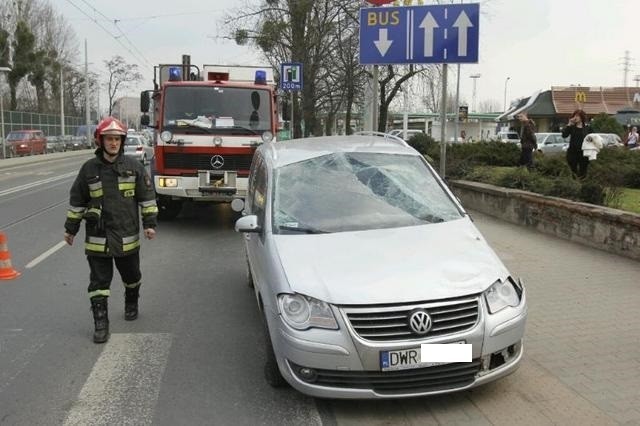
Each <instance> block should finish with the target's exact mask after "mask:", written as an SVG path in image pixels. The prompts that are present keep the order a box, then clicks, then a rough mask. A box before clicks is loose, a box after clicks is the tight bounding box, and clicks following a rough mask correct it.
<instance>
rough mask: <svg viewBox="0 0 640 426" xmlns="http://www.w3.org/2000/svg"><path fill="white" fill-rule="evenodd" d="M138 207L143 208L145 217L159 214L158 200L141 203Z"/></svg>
mask: <svg viewBox="0 0 640 426" xmlns="http://www.w3.org/2000/svg"><path fill="white" fill-rule="evenodd" d="M138 205H139V206H140V207H141V208H142V214H143V215H149V214H154V213H158V205H157V204H156V200H149V201H140V202H139V203H138Z"/></svg>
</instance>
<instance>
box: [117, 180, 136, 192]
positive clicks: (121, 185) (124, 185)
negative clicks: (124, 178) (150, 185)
mask: <svg viewBox="0 0 640 426" xmlns="http://www.w3.org/2000/svg"><path fill="white" fill-rule="evenodd" d="M118 189H119V190H120V191H126V190H128V189H136V184H135V182H133V183H129V182H123V183H121V182H118Z"/></svg>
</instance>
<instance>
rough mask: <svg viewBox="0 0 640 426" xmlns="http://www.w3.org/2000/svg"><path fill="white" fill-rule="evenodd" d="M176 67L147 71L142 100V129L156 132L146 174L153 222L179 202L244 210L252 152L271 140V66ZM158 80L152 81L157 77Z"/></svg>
mask: <svg viewBox="0 0 640 426" xmlns="http://www.w3.org/2000/svg"><path fill="white" fill-rule="evenodd" d="M182 62H183V63H182V64H177V65H172V64H168V65H159V66H156V67H154V90H153V91H145V92H142V94H141V102H140V104H141V110H142V112H143V113H148V112H149V110H150V103H151V99H152V100H153V108H152V112H151V117H150V116H149V115H143V117H142V124H143V125H151V127H153V128H154V129H155V136H154V139H155V141H154V145H155V155H154V162H153V164H152V175H153V181H154V184H155V190H156V194H157V198H158V207H159V209H160V217H161V218H163V219H171V218H174V217H175V216H177V215H178V213H179V212H180V209H181V208H182V203H183V202H184V201H185V200H192V201H215V202H220V201H222V202H231V203H232V207H233V208H234V210H239V209H241V208H242V206H243V204H244V197H245V196H246V192H247V183H248V176H249V168H250V166H251V160H252V158H253V153H254V151H255V150H256V147H257V146H258V145H259V144H261V143H263V142H270V141H272V140H274V135H275V134H276V131H277V125H278V115H277V108H276V93H275V88H274V84H273V73H272V70H271V68H270V67H268V66H265V67H255V66H225V65H204V66H203V67H202V71H201V70H200V69H199V68H198V67H197V66H195V65H191V64H190V63H189V62H190V60H189V57H188V56H187V55H185V56H183V61H182ZM158 77H159V82H158V80H157V78H158Z"/></svg>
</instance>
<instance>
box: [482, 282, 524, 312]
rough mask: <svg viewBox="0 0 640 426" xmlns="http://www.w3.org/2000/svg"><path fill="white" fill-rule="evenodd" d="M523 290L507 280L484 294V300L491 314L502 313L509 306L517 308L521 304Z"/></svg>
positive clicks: (494, 285)
mask: <svg viewBox="0 0 640 426" xmlns="http://www.w3.org/2000/svg"><path fill="white" fill-rule="evenodd" d="M521 295H522V290H521V289H519V288H516V287H515V286H514V284H513V282H512V281H511V279H510V278H509V279H507V280H505V281H504V282H502V281H500V280H498V281H496V282H495V283H493V285H492V286H491V287H489V288H488V289H487V290H486V291H485V292H484V298H485V300H486V301H487V306H488V307H489V313H492V314H495V313H496V312H500V311H501V310H503V309H504V308H506V307H507V306H511V307H516V306H518V305H519V304H520V297H521Z"/></svg>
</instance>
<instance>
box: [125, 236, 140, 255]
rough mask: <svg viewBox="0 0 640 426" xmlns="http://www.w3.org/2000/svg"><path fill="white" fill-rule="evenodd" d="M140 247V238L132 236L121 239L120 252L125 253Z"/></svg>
mask: <svg viewBox="0 0 640 426" xmlns="http://www.w3.org/2000/svg"><path fill="white" fill-rule="evenodd" d="M138 247H140V236H139V235H132V236H130V237H124V238H122V251H123V252H127V251H131V250H133V249H136V248H138Z"/></svg>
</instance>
